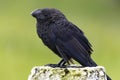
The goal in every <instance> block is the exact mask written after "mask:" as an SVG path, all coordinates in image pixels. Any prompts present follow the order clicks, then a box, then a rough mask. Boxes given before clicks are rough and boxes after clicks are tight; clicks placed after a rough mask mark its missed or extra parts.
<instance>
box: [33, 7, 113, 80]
mask: <svg viewBox="0 0 120 80" xmlns="http://www.w3.org/2000/svg"><path fill="white" fill-rule="evenodd" d="M32 16H33V17H35V18H36V20H37V34H38V36H39V37H40V38H41V39H42V41H43V43H44V44H45V45H46V46H47V47H48V48H50V49H51V50H52V51H53V52H54V53H55V54H57V55H58V56H59V57H61V58H62V60H61V61H60V62H59V63H58V66H64V65H65V64H66V63H68V64H70V62H72V61H71V59H74V60H76V61H77V62H79V63H80V64H81V65H82V66H85V67H86V66H89V67H93V66H97V64H96V63H95V62H94V61H93V60H92V58H91V52H92V51H93V50H92V48H91V44H90V42H89V41H88V39H87V38H86V37H85V35H84V33H83V31H82V30H80V29H79V28H78V27H77V26H76V25H74V24H72V23H71V22H70V21H68V20H67V18H66V17H65V15H64V14H63V13H62V12H60V11H59V10H57V9H54V8H44V9H37V10H35V11H33V12H32ZM107 78H108V80H111V79H110V78H109V77H107Z"/></svg>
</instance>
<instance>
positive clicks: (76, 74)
mask: <svg viewBox="0 0 120 80" xmlns="http://www.w3.org/2000/svg"><path fill="white" fill-rule="evenodd" d="M28 80H107V79H106V74H105V69H104V67H102V66H97V67H84V68H78V67H67V68H60V67H55V68H52V67H49V66H37V67H34V68H33V69H32V70H31V74H30V75H29V77H28Z"/></svg>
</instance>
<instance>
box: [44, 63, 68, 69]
mask: <svg viewBox="0 0 120 80" xmlns="http://www.w3.org/2000/svg"><path fill="white" fill-rule="evenodd" d="M45 66H50V67H53V68H55V67H60V68H65V67H66V66H65V65H64V66H60V65H59V64H46V65H45Z"/></svg>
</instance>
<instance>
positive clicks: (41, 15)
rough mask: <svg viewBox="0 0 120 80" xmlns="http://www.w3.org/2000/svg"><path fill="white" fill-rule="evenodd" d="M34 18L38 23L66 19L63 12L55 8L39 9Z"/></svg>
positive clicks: (34, 12)
mask: <svg viewBox="0 0 120 80" xmlns="http://www.w3.org/2000/svg"><path fill="white" fill-rule="evenodd" d="M32 16H33V17H35V18H36V19H37V20H38V21H52V20H53V21H54V20H59V19H65V16H64V14H63V13H62V12H60V11H59V10H57V9H54V8H44V9H37V10H35V11H33V12H32Z"/></svg>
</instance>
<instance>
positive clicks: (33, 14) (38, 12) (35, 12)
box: [31, 9, 41, 18]
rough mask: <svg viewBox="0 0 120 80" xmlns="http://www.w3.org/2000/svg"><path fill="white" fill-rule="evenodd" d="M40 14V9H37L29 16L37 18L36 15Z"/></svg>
mask: <svg viewBox="0 0 120 80" xmlns="http://www.w3.org/2000/svg"><path fill="white" fill-rule="evenodd" d="M40 13H41V9H37V10H34V11H32V13H31V15H32V16H33V17H35V18H37V15H39V14H40Z"/></svg>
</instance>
